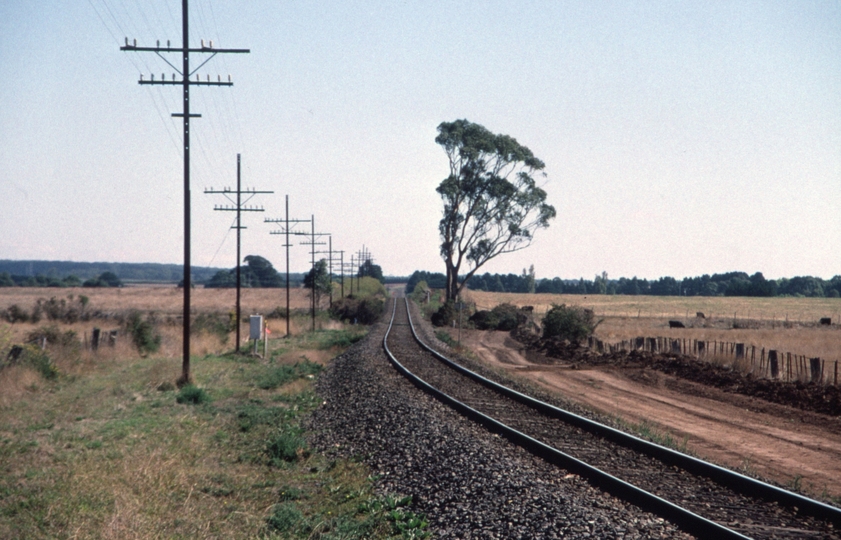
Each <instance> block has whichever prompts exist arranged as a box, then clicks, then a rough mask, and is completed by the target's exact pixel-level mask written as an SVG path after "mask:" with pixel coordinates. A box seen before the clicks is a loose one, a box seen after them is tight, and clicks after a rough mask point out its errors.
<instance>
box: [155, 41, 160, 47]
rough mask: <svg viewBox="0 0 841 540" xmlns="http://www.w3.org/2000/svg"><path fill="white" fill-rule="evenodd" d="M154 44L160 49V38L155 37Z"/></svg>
mask: <svg viewBox="0 0 841 540" xmlns="http://www.w3.org/2000/svg"><path fill="white" fill-rule="evenodd" d="M155 46H157V47H158V48H159V49H160V48H161V40H159V39H156V40H155Z"/></svg>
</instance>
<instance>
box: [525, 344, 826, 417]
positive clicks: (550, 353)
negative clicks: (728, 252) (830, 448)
mask: <svg viewBox="0 0 841 540" xmlns="http://www.w3.org/2000/svg"><path fill="white" fill-rule="evenodd" d="M512 337H514V339H518V341H520V342H521V343H523V344H524V345H526V347H527V349H528V351H530V352H532V353H533V354H530V355H529V360H530V361H538V360H539V359H540V358H545V359H546V360H543V362H546V361H552V360H556V361H558V362H559V363H567V364H571V365H572V366H573V367H575V366H585V365H586V366H614V367H622V368H648V369H653V370H657V371H660V372H662V373H665V374H667V375H672V376H674V377H678V378H681V379H685V380H689V381H693V382H696V383H699V384H702V385H706V386H712V387H715V388H718V389H720V390H722V391H724V392H730V393H734V394H741V395H745V396H751V397H756V398H759V399H763V400H766V401H770V402H772V403H778V404H781V405H788V406H790V407H795V408H798V409H801V410H804V411H809V412H816V413H822V414H828V415H831V416H841V389H839V388H838V387H837V386H822V385H817V384H804V383H802V382H781V381H773V380H768V379H760V378H757V377H754V376H753V375H751V374H749V373H742V372H740V371H736V370H733V369H731V368H728V367H723V366H719V365H716V364H711V363H708V362H703V361H700V360H697V359H694V358H690V357H687V356H683V355H677V354H673V353H670V354H658V353H651V352H647V351H631V352H625V351H620V352H616V353H605V354H598V353H596V352H594V351H592V350H590V349H589V348H586V347H582V346H579V345H577V344H572V343H569V342H568V341H560V340H542V339H536V338H534V336H533V335H526V336H524V335H522V334H518V332H517V331H516V330H515V331H514V332H512ZM523 338H525V339H523ZM534 353H537V354H534Z"/></svg>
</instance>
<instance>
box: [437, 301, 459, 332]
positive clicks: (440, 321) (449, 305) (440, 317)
mask: <svg viewBox="0 0 841 540" xmlns="http://www.w3.org/2000/svg"><path fill="white" fill-rule="evenodd" d="M457 316H458V313H457V312H456V305H455V302H453V301H452V300H451V301H449V302H446V303H445V304H443V305H441V307H440V308H438V311H436V312H435V313H433V314H432V317H430V320H431V321H432V326H452V324H453V321H455V320H456V317H457Z"/></svg>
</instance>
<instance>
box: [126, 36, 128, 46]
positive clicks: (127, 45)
mask: <svg viewBox="0 0 841 540" xmlns="http://www.w3.org/2000/svg"><path fill="white" fill-rule="evenodd" d="M126 47H128V37H126Z"/></svg>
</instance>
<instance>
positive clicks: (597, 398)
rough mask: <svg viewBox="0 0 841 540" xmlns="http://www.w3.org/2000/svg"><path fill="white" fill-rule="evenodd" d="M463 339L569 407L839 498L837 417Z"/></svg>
mask: <svg viewBox="0 0 841 540" xmlns="http://www.w3.org/2000/svg"><path fill="white" fill-rule="evenodd" d="M453 337H455V336H453ZM461 340H462V344H463V345H465V346H466V347H468V348H469V349H470V350H472V351H473V352H474V353H475V354H476V355H477V356H478V357H479V358H480V359H481V360H483V361H484V362H486V363H487V364H489V365H491V366H493V367H495V368H501V369H503V370H505V371H507V372H510V373H511V374H514V375H518V376H521V377H526V378H529V379H531V380H533V381H534V382H536V383H537V384H539V385H540V386H541V387H543V388H544V389H546V390H548V391H550V392H554V393H556V394H558V395H560V396H562V397H564V398H566V399H568V400H570V401H574V402H577V403H579V404H581V405H584V406H587V407H589V408H591V409H594V410H596V411H598V412H601V413H603V414H606V415H611V416H614V417H618V418H620V419H622V420H624V421H625V422H630V423H634V424H639V423H642V422H646V423H647V424H649V425H652V426H654V428H655V429H656V430H657V431H659V432H661V433H669V434H671V435H672V437H673V438H674V439H676V440H677V441H678V442H682V441H683V440H684V439H686V440H687V448H688V450H689V451H691V452H693V453H695V454H696V455H697V456H699V457H701V458H703V459H706V460H709V461H712V462H715V463H718V464H720V465H724V466H727V467H730V468H732V469H736V470H741V471H746V472H749V473H751V474H754V475H759V476H760V477H763V478H766V479H770V480H773V481H775V482H777V483H779V484H782V485H786V486H789V487H795V486H799V488H800V489H801V490H802V491H803V492H804V493H805V494H807V495H810V496H813V497H818V498H825V497H828V496H829V497H833V498H836V502H837V500H838V499H837V498H839V497H841V417H839V416H838V415H835V416H832V415H828V414H822V413H819V412H812V411H808V410H803V409H798V408H794V407H790V406H786V405H781V404H778V403H773V402H770V401H766V400H764V399H760V398H757V397H751V396H747V395H742V394H739V393H733V392H732V391H731V392H726V391H723V390H721V389H719V388H716V387H714V386H709V385H705V384H700V383H697V382H692V381H691V380H687V379H684V378H679V377H676V376H674V375H671V374H667V373H664V372H663V371H662V370H658V369H654V368H653V367H650V366H646V365H645V363H638V362H613V363H605V364H599V363H598V362H595V364H598V365H592V364H591V363H586V362H580V361H578V362H574V363H572V362H565V361H564V360H562V359H557V358H547V357H546V356H544V355H541V354H536V353H534V352H529V353H526V352H525V347H524V345H522V344H521V343H519V342H517V341H515V340H514V339H512V338H511V336H510V334H509V333H507V332H484V331H478V330H467V331H466V330H462V335H461ZM527 356H528V359H527Z"/></svg>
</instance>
